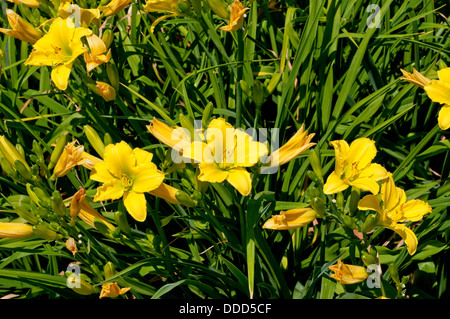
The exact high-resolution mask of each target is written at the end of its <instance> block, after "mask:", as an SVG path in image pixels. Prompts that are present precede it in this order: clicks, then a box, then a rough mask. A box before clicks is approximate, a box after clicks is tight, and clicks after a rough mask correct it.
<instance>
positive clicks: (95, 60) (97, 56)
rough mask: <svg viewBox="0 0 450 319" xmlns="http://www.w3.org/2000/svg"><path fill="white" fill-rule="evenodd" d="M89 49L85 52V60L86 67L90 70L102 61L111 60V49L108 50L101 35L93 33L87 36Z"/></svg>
mask: <svg viewBox="0 0 450 319" xmlns="http://www.w3.org/2000/svg"><path fill="white" fill-rule="evenodd" d="M86 40H87V43H88V46H89V51H86V52H84V61H85V62H86V69H87V71H88V72H90V71H92V70H93V69H94V68H95V67H97V66H99V65H100V64H102V63H106V62H108V61H109V60H111V49H109V50H108V52H106V44H105V42H103V40H102V39H100V37H98V36H97V35H95V34H91V35H89V36H87V37H86Z"/></svg>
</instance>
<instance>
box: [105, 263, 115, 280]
mask: <svg viewBox="0 0 450 319" xmlns="http://www.w3.org/2000/svg"><path fill="white" fill-rule="evenodd" d="M103 272H104V273H105V280H108V279H109V278H112V277H114V275H115V274H116V267H115V266H114V264H113V263H112V262H110V261H108V262H107V263H106V264H105V266H104V267H103Z"/></svg>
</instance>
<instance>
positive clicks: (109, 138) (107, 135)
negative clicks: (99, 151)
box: [103, 132, 113, 147]
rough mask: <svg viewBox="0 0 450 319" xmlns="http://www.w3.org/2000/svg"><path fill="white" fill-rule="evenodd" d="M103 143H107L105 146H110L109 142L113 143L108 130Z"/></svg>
mask: <svg viewBox="0 0 450 319" xmlns="http://www.w3.org/2000/svg"><path fill="white" fill-rule="evenodd" d="M103 144H105V147H106V146H108V145H109V144H113V140H112V137H111V135H110V134H109V133H108V132H106V133H105V135H103Z"/></svg>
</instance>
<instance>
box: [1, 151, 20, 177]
mask: <svg viewBox="0 0 450 319" xmlns="http://www.w3.org/2000/svg"><path fill="white" fill-rule="evenodd" d="M0 165H1V167H2V170H3V172H5V173H6V174H7V175H8V176H9V177H11V178H13V179H17V178H18V177H19V176H18V174H17V172H16V171H15V169H14V167H13V166H12V165H11V163H9V162H8V160H7V159H6V158H4V157H1V156H0Z"/></svg>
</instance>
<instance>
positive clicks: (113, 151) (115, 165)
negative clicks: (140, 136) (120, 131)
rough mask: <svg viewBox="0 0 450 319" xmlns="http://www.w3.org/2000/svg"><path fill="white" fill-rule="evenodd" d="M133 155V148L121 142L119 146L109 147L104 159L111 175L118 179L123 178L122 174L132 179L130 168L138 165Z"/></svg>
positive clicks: (106, 149) (111, 145)
mask: <svg viewBox="0 0 450 319" xmlns="http://www.w3.org/2000/svg"><path fill="white" fill-rule="evenodd" d="M132 154H133V150H132V149H131V147H130V146H129V145H128V144H127V143H126V142H124V141H121V142H120V143H117V144H109V145H107V146H106V147H105V153H104V155H103V157H104V160H105V162H106V165H107V167H108V170H109V171H110V172H111V174H113V175H114V176H115V177H116V178H121V176H122V174H126V175H128V176H129V177H130V173H131V172H130V168H131V167H134V166H135V165H136V159H135V157H134V156H132Z"/></svg>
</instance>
